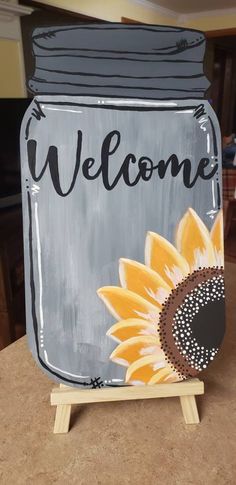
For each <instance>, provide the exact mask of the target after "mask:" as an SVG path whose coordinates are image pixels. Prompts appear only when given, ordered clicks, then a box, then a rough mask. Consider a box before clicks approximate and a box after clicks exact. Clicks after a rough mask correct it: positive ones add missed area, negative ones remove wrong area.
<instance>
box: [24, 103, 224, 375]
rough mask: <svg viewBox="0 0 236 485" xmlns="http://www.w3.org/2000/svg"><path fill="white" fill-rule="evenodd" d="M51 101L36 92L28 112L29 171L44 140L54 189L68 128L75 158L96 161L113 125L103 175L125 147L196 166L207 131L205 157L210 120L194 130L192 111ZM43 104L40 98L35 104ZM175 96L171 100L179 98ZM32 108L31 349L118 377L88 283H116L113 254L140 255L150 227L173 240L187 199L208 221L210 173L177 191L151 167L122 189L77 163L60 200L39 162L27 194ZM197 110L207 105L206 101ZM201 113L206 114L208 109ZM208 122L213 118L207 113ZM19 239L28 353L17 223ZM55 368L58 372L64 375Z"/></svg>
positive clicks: (67, 151)
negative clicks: (146, 177) (116, 141)
mask: <svg viewBox="0 0 236 485" xmlns="http://www.w3.org/2000/svg"><path fill="white" fill-rule="evenodd" d="M51 100H52V97H51V96H48V97H47V96H43V97H39V98H38V100H37V101H39V102H40V108H41V110H42V112H43V114H44V115H45V117H42V118H41V119H40V120H36V119H35V118H34V117H32V120H31V123H30V127H29V135H28V137H29V139H30V138H32V139H36V140H37V142H38V146H37V173H39V172H40V171H41V169H42V166H43V164H44V163H45V160H46V155H47V151H48V147H49V145H55V146H58V147H59V171H60V179H61V181H62V187H63V189H64V190H66V189H68V187H69V185H70V182H71V178H72V173H73V168H74V163H75V153H76V142H77V131H78V130H81V131H82V133H83V147H82V160H84V159H85V158H87V157H90V156H91V157H94V158H95V159H96V163H97V165H96V166H97V167H98V166H99V164H100V152H101V143H102V141H103V139H104V137H105V135H107V134H108V133H109V132H110V131H111V130H114V129H117V130H119V131H120V132H121V140H122V141H121V144H120V147H119V149H118V150H117V152H116V153H115V154H114V155H112V156H111V159H110V166H109V170H110V174H111V178H112V179H113V177H114V175H115V174H117V171H118V168H120V166H121V163H122V161H123V160H124V158H125V156H126V155H127V154H128V153H130V152H131V153H134V154H135V155H136V156H137V157H140V156H143V155H147V156H149V157H150V158H152V159H153V160H154V161H158V160H160V159H165V160H166V159H168V157H169V156H170V155H171V154H172V153H173V151H174V152H175V153H176V154H177V156H178V158H179V160H183V159H184V158H186V157H189V158H190V159H191V160H192V165H193V167H194V166H195V167H196V166H197V164H198V161H199V160H200V158H201V157H205V156H206V149H207V134H209V136H210V153H209V156H210V157H211V156H212V157H213V156H214V153H213V139H212V129H211V126H210V122H209V120H208V119H207V122H206V123H205V125H204V127H205V128H206V131H204V130H203V129H202V126H203V125H201V123H200V122H199V120H197V119H196V118H193V113H180V112H178V110H177V109H175V108H173V111H172V112H158V111H156V112H155V111H154V112H150V111H148V112H136V111H111V110H109V109H100V108H99V107H97V108H89V107H87V108H85V107H82V106H81V107H80V106H79V103H80V102H81V103H85V104H86V103H87V104H90V103H97V101H98V100H97V99H96V98H94V97H91V98H84V97H82V98H79V97H78V96H77V97H75V98H73V97H72V96H70V97H67V96H64V97H62V96H60V97H59V98H57V97H56V96H54V99H53V102H54V103H57V101H58V102H59V101H60V102H61V101H64V102H65V103H66V102H70V103H73V102H74V103H75V105H74V107H72V106H68V111H66V108H67V107H66V106H63V107H62V110H60V105H59V104H58V105H57V104H53V105H50V101H51ZM99 101H102V100H99ZM46 102H47V103H49V104H44V103H46ZM111 103H112V101H111ZM121 103H122V101H121ZM175 103H176V105H177V106H176V108H177V107H178V104H179V102H178V101H175ZM134 104H135V102H134ZM189 105H193V106H197V105H198V102H197V101H196V100H192V101H191V100H188V101H181V106H189ZM206 106H207V103H206ZM33 107H34V106H33V105H32V106H31V108H30V110H29V111H28V113H27V116H26V117H25V119H24V122H23V126H22V133H21V146H22V153H21V159H22V186H23V188H24V187H25V185H26V182H25V180H26V179H28V181H29V182H27V183H28V184H29V186H30V190H31V199H32V208H33V255H34V271H35V285H36V312H37V318H38V322H40V313H39V294H40V292H39V281H40V275H39V271H38V269H39V268H38V264H37V263H38V251H39V247H38V246H37V237H36V223H35V217H34V209H35V203H36V202H37V204H38V209H39V210H38V225H39V231H40V245H41V264H42V288H43V294H42V303H43V314H44V329H43V335H44V343H43V345H44V347H40V353H41V355H42V358H43V359H45V356H44V350H46V351H47V356H48V359H49V361H50V363H51V364H53V365H54V366H55V367H57V368H59V369H62V370H64V371H67V372H70V373H72V374H78V375H85V376H88V375H89V376H91V377H93V376H101V377H102V379H103V380H111V379H122V380H123V379H124V374H125V371H124V369H123V368H122V367H121V366H118V365H115V364H113V363H111V361H109V355H110V353H111V351H112V350H113V349H114V348H115V346H116V343H115V342H112V341H111V339H109V338H108V337H107V336H106V331H107V330H108V328H109V327H110V326H111V324H112V323H113V322H114V319H113V318H112V317H111V316H110V315H109V313H108V311H107V309H106V308H105V306H104V304H103V303H102V302H101V301H100V299H99V298H98V296H97V294H96V291H97V289H98V288H100V287H101V286H107V285H119V280H118V260H119V258H120V257H125V258H130V259H134V260H136V261H140V262H144V241H145V236H146V232H147V231H148V230H151V231H154V232H158V233H160V234H161V235H162V236H164V237H166V238H167V239H168V240H170V241H172V242H173V241H174V239H173V235H174V229H175V226H176V223H177V222H178V221H179V219H180V218H181V216H182V215H183V214H184V212H185V211H186V209H187V208H188V207H193V208H194V209H195V210H196V212H197V213H198V214H199V216H200V217H201V218H202V219H203V221H204V222H205V223H206V225H207V226H208V227H209V228H210V227H211V226H212V221H211V219H210V218H209V216H208V215H207V214H206V213H207V212H208V211H210V210H211V209H213V199H212V188H211V180H209V181H204V180H202V179H198V181H197V183H196V185H195V187H194V189H187V188H185V187H184V186H183V178H182V173H180V174H179V175H178V176H177V177H176V178H173V177H172V176H171V175H170V173H169V172H168V171H167V172H168V174H167V175H166V177H165V178H164V179H163V180H160V179H159V178H158V176H157V174H155V173H154V174H153V176H152V178H151V180H150V181H148V182H144V181H140V182H139V183H138V184H137V185H136V186H135V187H133V188H130V187H127V186H126V185H125V183H124V181H123V180H120V181H119V183H118V185H117V186H116V187H115V188H114V189H113V190H112V191H110V192H108V191H107V190H105V188H104V186H103V184H102V183H101V180H100V178H98V179H96V180H94V181H88V180H85V179H84V177H83V175H82V172H81V170H80V171H79V174H78V177H77V181H76V183H75V187H74V189H73V191H72V193H71V194H70V195H68V196H67V197H65V198H63V197H60V196H58V194H57V193H56V192H55V190H54V188H53V186H52V181H51V177H50V174H49V170H48V169H47V170H46V172H45V174H44V176H43V178H42V179H41V180H40V182H38V183H37V184H36V185H37V186H38V187H39V189H37V192H36V193H35V191H34V190H33V192H32V186H33V184H34V181H33V180H32V178H31V176H30V173H29V169H28V160H27V153H26V141H25V128H26V125H27V121H28V119H29V117H30V116H31V112H32V110H33ZM55 109H56V110H55ZM73 109H74V111H78V112H74V111H73ZM205 109H206V111H207V110H208V108H207V107H206V108H205ZM211 116H214V115H213V114H212V111H211ZM205 117H206V118H207V115H206V116H205ZM214 124H215V125H216V126H217V122H216V120H214ZM95 133H96V136H94V134H95ZM217 138H218V139H219V132H218V129H217ZM213 163H214V161H213ZM135 170H136V167H135V165H134V166H133V167H132V168H131V172H130V173H131V178H134V174H135ZM215 190H216V188H215ZM26 197H27V194H26V191H25V190H23V207H24V224H25V228H26V229H27V228H28V225H29V220H28V212H27V204H26ZM24 237H25V271H26V310H27V333H28V338H29V344H30V348H31V349H32V351H33V353H34V356H35V358H36V359H37V356H36V348H35V338H34V335H33V332H32V329H33V325H32V313H31V303H32V302H31V291H30V287H29V284H30V283H29V282H30V278H29V254H28V233H27V230H25V233H24ZM39 338H40V334H39ZM59 374H60V375H61V378H62V379H63V376H65V374H63V373H59ZM79 380H80V379H78V381H79Z"/></svg>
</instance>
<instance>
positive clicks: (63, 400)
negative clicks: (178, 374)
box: [51, 379, 204, 433]
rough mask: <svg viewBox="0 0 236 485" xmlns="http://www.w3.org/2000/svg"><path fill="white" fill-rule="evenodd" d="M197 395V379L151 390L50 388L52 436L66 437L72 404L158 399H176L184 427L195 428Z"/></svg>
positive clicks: (199, 385) (199, 389) (199, 391)
mask: <svg viewBox="0 0 236 485" xmlns="http://www.w3.org/2000/svg"><path fill="white" fill-rule="evenodd" d="M199 394H204V383H203V382H202V381H200V380H199V379H190V380H188V381H184V382H179V383H173V384H156V385H153V386H140V387H139V386H125V387H117V388H114V387H113V388H103V389H87V390H81V389H77V388H73V387H68V386H65V385H64V384H60V387H59V388H54V389H53V390H52V392H51V405H52V406H56V417H55V424H54V433H68V431H69V425H70V415H71V406H72V405H73V404H87V403H93V402H107V401H129V400H132V399H136V400H137V399H153V398H160V397H179V398H180V403H181V407H182V412H183V416H184V420H185V423H186V424H198V423H199V415H198V409H197V404H196V398H195V396H197V395H199Z"/></svg>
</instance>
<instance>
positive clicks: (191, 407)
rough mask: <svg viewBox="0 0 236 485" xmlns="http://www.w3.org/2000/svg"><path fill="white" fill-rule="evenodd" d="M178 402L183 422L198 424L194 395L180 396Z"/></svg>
mask: <svg viewBox="0 0 236 485" xmlns="http://www.w3.org/2000/svg"><path fill="white" fill-rule="evenodd" d="M180 402H181V407H182V411H183V416H184V420H185V423H186V424H198V423H199V422H200V420H199V414H198V409H197V403H196V398H195V396H181V397H180Z"/></svg>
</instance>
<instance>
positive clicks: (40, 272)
mask: <svg viewBox="0 0 236 485" xmlns="http://www.w3.org/2000/svg"><path fill="white" fill-rule="evenodd" d="M34 217H35V229H36V246H37V262H38V278H39V319H40V327H41V330H42V329H43V327H44V319H43V305H42V299H43V283H42V264H41V243H40V233H39V218H38V202H35V203H34Z"/></svg>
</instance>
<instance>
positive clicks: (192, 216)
mask: <svg viewBox="0 0 236 485" xmlns="http://www.w3.org/2000/svg"><path fill="white" fill-rule="evenodd" d="M176 247H177V249H178V251H179V252H180V253H181V254H182V255H183V256H184V257H185V259H186V260H187V261H188V263H189V266H190V268H191V270H194V269H197V268H199V267H207V266H214V265H215V264H216V261H215V256H214V250H213V245H212V242H211V238H210V234H209V231H208V229H207V227H206V226H205V224H204V223H203V222H202V220H201V219H200V217H199V216H198V215H197V213H196V212H195V211H194V210H193V209H191V208H190V209H188V210H187V212H186V213H185V214H184V216H183V217H182V219H181V221H180V222H179V224H178V227H177V232H176Z"/></svg>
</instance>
